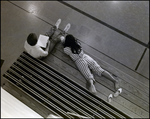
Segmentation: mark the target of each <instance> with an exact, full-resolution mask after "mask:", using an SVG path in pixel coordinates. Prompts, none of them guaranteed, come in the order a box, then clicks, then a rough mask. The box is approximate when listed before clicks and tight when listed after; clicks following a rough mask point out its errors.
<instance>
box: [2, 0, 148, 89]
mask: <svg viewBox="0 0 150 119" xmlns="http://www.w3.org/2000/svg"><path fill="white" fill-rule="evenodd" d="M58 18H61V19H62V23H61V25H60V27H59V30H60V31H61V30H63V29H64V27H65V25H66V24H67V23H71V28H70V30H69V31H68V33H69V34H73V35H74V36H75V37H76V38H77V39H79V40H80V41H81V43H82V45H83V48H84V50H85V51H86V52H88V53H89V54H91V56H95V57H96V58H99V59H101V60H103V61H105V62H107V63H108V64H110V65H112V66H113V67H115V68H117V69H119V70H120V71H122V72H124V73H126V74H127V75H129V76H131V77H133V78H135V79H136V80H137V81H138V82H141V83H144V84H145V85H147V86H148V87H149V1H74V2H73V1H65V2H58V1H1V59H2V60H4V62H3V65H2V66H1V74H3V73H5V72H6V70H7V69H8V68H9V67H10V66H11V64H12V63H13V62H14V61H16V59H17V58H18V57H19V55H20V54H21V53H22V52H23V51H24V42H25V40H26V38H27V36H28V34H29V33H31V32H34V33H36V34H37V35H39V34H43V33H45V32H46V31H47V30H48V29H49V28H50V27H51V26H52V25H54V24H55V22H56V21H57V19H58Z"/></svg>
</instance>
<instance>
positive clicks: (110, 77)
mask: <svg viewBox="0 0 150 119" xmlns="http://www.w3.org/2000/svg"><path fill="white" fill-rule="evenodd" d="M102 75H103V76H104V77H106V78H108V79H110V80H111V81H112V82H113V83H114V87H115V90H117V89H118V88H119V82H118V80H116V79H115V78H114V77H113V76H112V75H111V74H110V73H109V72H107V71H103V72H102Z"/></svg>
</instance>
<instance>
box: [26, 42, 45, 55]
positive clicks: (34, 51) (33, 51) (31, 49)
mask: <svg viewBox="0 0 150 119" xmlns="http://www.w3.org/2000/svg"><path fill="white" fill-rule="evenodd" d="M24 48H25V50H26V52H27V53H28V54H30V55H31V56H32V57H34V58H41V57H45V56H47V55H48V51H44V50H43V49H42V48H41V47H40V46H38V45H37V44H36V45H34V46H31V45H29V44H28V43H27V41H25V44H24Z"/></svg>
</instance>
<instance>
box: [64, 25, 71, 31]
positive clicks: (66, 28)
mask: <svg viewBox="0 0 150 119" xmlns="http://www.w3.org/2000/svg"><path fill="white" fill-rule="evenodd" d="M70 27H71V24H70V23H68V24H67V25H66V27H65V28H64V32H65V33H66V32H67V31H68V30H69V29H70Z"/></svg>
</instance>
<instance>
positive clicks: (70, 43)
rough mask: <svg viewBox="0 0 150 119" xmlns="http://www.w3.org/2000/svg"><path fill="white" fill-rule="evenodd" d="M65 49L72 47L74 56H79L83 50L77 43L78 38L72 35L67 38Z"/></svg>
mask: <svg viewBox="0 0 150 119" xmlns="http://www.w3.org/2000/svg"><path fill="white" fill-rule="evenodd" d="M64 47H70V48H71V51H72V53H74V54H79V53H80V52H81V49H82V48H81V46H80V44H79V42H77V40H76V38H75V37H74V36H73V35H70V34H69V35H67V36H66V39H65V43H64Z"/></svg>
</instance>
